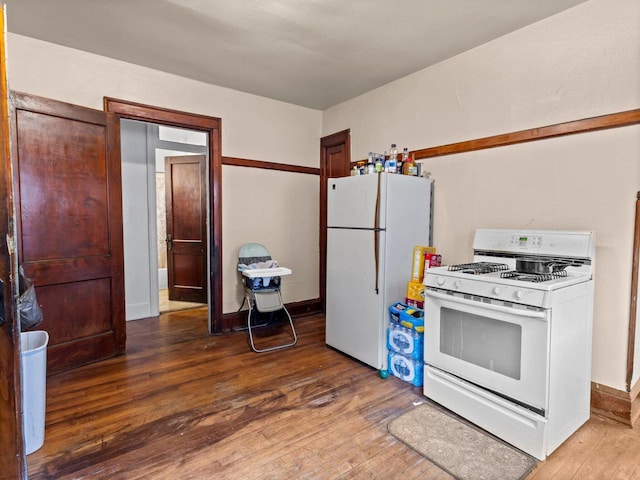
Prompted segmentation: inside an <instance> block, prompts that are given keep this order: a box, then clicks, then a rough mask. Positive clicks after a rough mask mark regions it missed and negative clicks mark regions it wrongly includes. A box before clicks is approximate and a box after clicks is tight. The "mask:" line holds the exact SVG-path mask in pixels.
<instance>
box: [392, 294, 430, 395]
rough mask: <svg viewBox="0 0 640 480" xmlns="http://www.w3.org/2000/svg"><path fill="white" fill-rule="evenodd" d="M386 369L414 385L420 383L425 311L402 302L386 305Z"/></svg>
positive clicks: (419, 384) (418, 385)
mask: <svg viewBox="0 0 640 480" xmlns="http://www.w3.org/2000/svg"><path fill="white" fill-rule="evenodd" d="M389 317H390V322H389V327H388V328H387V348H388V349H389V356H388V359H387V360H388V371H389V373H391V374H392V375H395V376H396V377H398V378H400V379H401V380H404V381H405V382H409V383H411V384H412V385H414V386H416V387H420V386H422V382H423V376H422V373H423V368H424V366H423V358H424V356H423V346H424V312H423V311H422V310H420V309H418V308H414V307H410V306H409V305H406V304H404V303H396V304H394V305H392V306H391V307H389Z"/></svg>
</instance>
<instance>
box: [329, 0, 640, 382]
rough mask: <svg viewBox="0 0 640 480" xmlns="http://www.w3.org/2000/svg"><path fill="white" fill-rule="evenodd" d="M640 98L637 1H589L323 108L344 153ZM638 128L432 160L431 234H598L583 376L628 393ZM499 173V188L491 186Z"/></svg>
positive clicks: (461, 243) (639, 184)
mask: <svg viewBox="0 0 640 480" xmlns="http://www.w3.org/2000/svg"><path fill="white" fill-rule="evenodd" d="M636 108H640V2H638V1H637V0H592V1H590V2H587V3H584V4H581V5H578V6H577V7H574V8H572V9H570V10H567V11H565V12H562V13H560V14H558V15H556V16H554V17H551V18H549V19H547V20H544V21H541V22H539V23H537V24H534V25H531V26H529V27H527V28H524V29H522V30H519V31H517V32H514V33H512V34H510V35H507V36H505V37H502V38H500V39H497V40H495V41H493V42H490V43H488V44H485V45H483V46H481V47H478V48H476V49H474V50H471V51H469V52H466V53H463V54H461V55H459V56H457V57H455V58H452V59H450V60H447V61H444V62H442V63H440V64H438V65H435V66H433V67H431V68H427V69H425V70H422V71H420V72H417V73H415V74H412V75H410V76H407V77H405V78H403V79H400V80H398V81H396V82H393V83H391V84H388V85H386V86H384V87H381V88H379V89H377V90H374V91H371V92H369V93H367V94H365V95H362V96H360V97H357V98H355V99H352V100H349V101H347V102H344V103H343V104H340V105H338V106H336V107H334V108H331V109H328V110H326V111H325V112H324V116H323V135H327V134H329V133H332V132H336V131H340V130H344V129H346V128H350V129H351V135H352V137H351V145H352V158H353V159H358V158H365V157H366V154H367V152H368V151H370V150H373V151H380V152H381V151H384V150H385V149H388V148H389V145H390V144H391V143H392V142H393V143H397V144H398V147H399V148H402V147H405V146H406V147H408V148H409V149H410V150H415V149H420V148H425V147H430V146H436V145H444V144H448V143H453V142H458V141H463V140H470V139H475V138H481V137H486V136H490V135H496V134H501V133H509V132H514V131H518V130H524V129H529V128H534V127H539V126H545V125H552V124H556V123H561V122H565V121H571V120H577V119H582V118H588V117H593V116H597V115H603V114H609V113H615V112H620V111H625V110H631V109H636ZM639 159H640V127H638V126H633V127H625V128H621V129H616V130H610V131H606V132H598V133H591V134H581V135H575V136H571V137H563V138H558V139H553V140H545V141H541V142H533V143H527V144H521V145H516V146H511V147H504V148H499V149H490V150H484V151H479V152H471V153H466V154H461V155H451V156H447V157H441V158H439V159H429V160H427V161H426V162H425V167H426V169H427V170H428V171H431V172H432V176H433V177H434V178H435V181H436V186H435V218H434V221H435V224H434V243H435V245H436V247H437V248H438V249H439V250H440V251H441V252H442V253H443V256H444V258H443V260H444V261H445V262H446V263H453V262H456V261H459V260H466V259H469V258H470V255H471V242H472V238H473V232H474V230H475V229H476V228H478V227H503V228H508V227H518V228H525V227H528V228H557V229H589V230H594V231H595V232H596V235H597V252H596V255H597V271H596V276H595V286H596V299H595V319H594V321H595V325H594V337H593V362H592V379H593V381H595V382H598V383H602V384H605V385H608V386H611V387H613V388H616V389H620V390H624V389H625V375H626V358H627V357H626V355H627V338H628V335H627V332H628V318H629V299H630V293H629V292H630V280H631V253H632V252H631V250H632V242H633V219H634V206H635V197H636V192H637V191H638V190H640V167H639V166H638V165H639V163H640V162H639V161H638V160H639ZM493 181H498V182H499V186H498V187H497V188H495V187H493V186H491V182H493Z"/></svg>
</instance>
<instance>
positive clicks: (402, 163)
mask: <svg viewBox="0 0 640 480" xmlns="http://www.w3.org/2000/svg"><path fill="white" fill-rule="evenodd" d="M408 164H409V149H408V148H407V147H404V148H403V149H402V158H400V160H398V173H399V174H404V173H405V170H404V169H405V168H407V165H408Z"/></svg>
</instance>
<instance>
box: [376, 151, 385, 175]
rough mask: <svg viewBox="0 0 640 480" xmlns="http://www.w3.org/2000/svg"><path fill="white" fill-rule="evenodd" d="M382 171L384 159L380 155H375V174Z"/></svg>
mask: <svg viewBox="0 0 640 480" xmlns="http://www.w3.org/2000/svg"><path fill="white" fill-rule="evenodd" d="M383 169H384V157H383V156H382V155H376V173H381V172H382V170H383Z"/></svg>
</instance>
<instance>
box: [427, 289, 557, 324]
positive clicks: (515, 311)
mask: <svg viewBox="0 0 640 480" xmlns="http://www.w3.org/2000/svg"><path fill="white" fill-rule="evenodd" d="M425 293H426V295H427V296H429V297H433V298H439V299H441V300H448V301H449V302H452V303H461V304H463V305H469V306H472V307H475V308H486V309H487V310H493V311H494V312H502V313H507V314H509V315H518V316H520V317H528V318H545V317H546V316H547V314H546V312H540V311H534V310H521V309H519V308H509V307H501V306H499V305H493V304H492V303H482V304H480V305H481V307H480V305H479V304H478V302H476V301H474V300H466V299H464V298H459V297H453V296H451V295H447V294H444V293H439V292H434V291H431V290H427V291H426V292H425Z"/></svg>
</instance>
